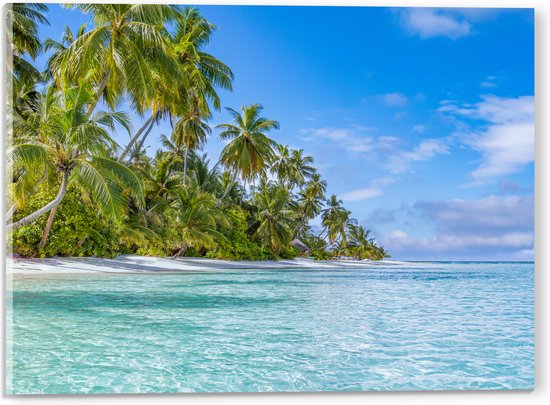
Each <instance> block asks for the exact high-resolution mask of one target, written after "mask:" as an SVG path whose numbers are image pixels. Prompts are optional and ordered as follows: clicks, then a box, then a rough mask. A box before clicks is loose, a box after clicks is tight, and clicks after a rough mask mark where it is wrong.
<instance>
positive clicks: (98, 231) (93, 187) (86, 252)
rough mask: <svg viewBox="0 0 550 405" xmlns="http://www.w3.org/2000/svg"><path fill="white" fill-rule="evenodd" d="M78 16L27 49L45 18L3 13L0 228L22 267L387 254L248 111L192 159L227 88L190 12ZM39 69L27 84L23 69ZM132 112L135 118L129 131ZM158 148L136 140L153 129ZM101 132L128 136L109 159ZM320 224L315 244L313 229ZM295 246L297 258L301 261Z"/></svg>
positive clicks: (267, 123)
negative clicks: (133, 256) (139, 120)
mask: <svg viewBox="0 0 550 405" xmlns="http://www.w3.org/2000/svg"><path fill="white" fill-rule="evenodd" d="M66 7H69V8H72V9H75V10H78V11H79V12H81V13H84V14H87V15H90V16H91V21H92V23H91V24H90V25H89V26H87V25H83V26H81V27H80V28H79V29H78V30H77V31H76V32H72V31H71V29H70V28H69V27H66V28H65V30H64V32H63V36H62V38H61V40H60V41H55V40H53V39H46V40H44V41H41V39H40V38H39V36H38V26H39V24H49V22H48V20H47V18H46V13H47V11H48V8H47V6H46V5H44V4H38V3H18V4H13V5H12V6H10V7H9V8H7V14H6V17H7V23H8V29H7V44H8V58H7V70H8V73H7V77H8V108H7V111H8V115H9V117H8V119H9V121H10V123H11V126H10V129H11V138H10V143H9V145H8V151H7V161H8V165H9V167H10V169H11V170H10V171H9V176H10V177H9V178H8V181H7V184H8V205H7V207H8V212H7V218H8V223H7V228H8V230H9V231H10V232H11V235H12V238H11V244H12V245H11V248H12V249H13V252H14V253H16V254H20V255H23V256H31V257H35V256H41V257H44V256H53V255H66V256H114V255H117V254H121V253H137V254H143V255H155V256H168V255H169V256H171V257H173V258H176V257H178V256H183V255H188V256H206V257H212V258H220V259H233V260H263V259H278V258H292V257H295V256H297V255H298V254H308V255H312V256H313V257H315V258H317V259H328V258H330V257H334V256H342V255H344V256H353V257H356V258H361V259H374V260H378V259H382V258H384V257H388V253H387V252H386V251H385V250H384V248H383V247H381V246H379V245H378V244H377V242H376V241H375V240H374V238H373V237H372V235H371V233H370V231H368V230H366V229H365V228H364V227H363V226H361V225H359V224H358V222H357V221H356V220H355V219H353V218H352V217H351V212H350V211H348V210H347V209H346V208H345V207H344V206H343V203H342V201H341V200H339V199H338V197H337V196H336V195H331V196H326V188H327V183H326V182H325V181H324V180H322V178H321V176H320V174H319V173H318V172H317V170H316V168H315V167H314V165H313V163H314V162H313V158H312V157H311V156H308V155H307V154H306V153H305V152H304V150H302V149H292V148H290V147H288V146H285V145H281V144H279V143H277V142H276V141H275V140H274V139H273V138H272V137H271V136H272V134H273V133H275V131H276V130H277V129H278V128H279V122H278V121H276V120H273V119H270V118H267V117H264V116H263V108H262V105H261V104H252V105H243V106H241V108H240V109H237V110H235V109H232V108H227V112H228V113H229V115H230V118H231V121H230V122H228V123H223V124H220V125H217V126H216V127H215V128H214V129H215V130H216V136H217V137H218V138H219V139H221V140H224V141H225V143H226V146H225V147H224V148H223V150H222V151H221V154H220V156H219V157H218V158H217V159H215V160H211V158H210V157H209V156H207V155H206V154H204V153H201V150H202V148H203V147H204V146H205V144H206V142H207V138H208V137H209V136H211V135H212V130H213V128H212V127H211V126H210V125H209V121H210V120H211V119H212V117H213V114H214V113H215V112H218V111H220V110H221V107H222V104H221V100H220V97H219V95H218V91H219V89H225V90H232V82H233V78H234V77H233V73H232V71H231V69H230V68H229V67H228V66H227V65H226V64H224V63H223V62H222V61H220V60H219V59H217V58H216V57H215V56H214V55H212V54H210V53H208V52H207V45H208V43H209V42H210V40H211V38H212V36H213V35H214V32H215V30H216V27H215V26H214V25H213V24H212V23H211V22H209V21H207V20H206V19H205V18H204V17H203V16H201V15H200V13H199V12H198V11H197V10H196V9H194V8H189V7H186V8H181V7H179V6H170V5H159V4H155V5H152V4H149V5H147V4H136V5H131V4H71V5H67V6H66ZM41 52H43V53H46V54H47V56H48V61H47V66H46V69H45V70H44V71H40V70H39V69H38V68H37V67H36V66H35V64H34V60H35V58H36V57H37V55H39V54H40V53H41ZM122 101H127V102H128V104H129V105H130V108H131V110H132V112H134V113H135V114H138V115H140V116H143V117H144V122H143V124H142V126H141V127H140V128H138V129H137V130H135V131H133V130H132V129H133V125H131V124H132V123H131V122H130V118H129V114H128V111H120V110H119V108H120V106H121V105H122ZM162 122H165V123H169V128H170V133H169V134H160V135H158V140H159V141H160V142H161V144H162V148H160V149H159V150H157V151H156V152H155V153H154V155H153V156H150V155H148V154H147V153H146V151H145V147H144V145H145V142H146V140H147V139H148V137H149V136H150V135H151V134H154V133H155V129H156V128H158V127H159V124H160V123H162ZM114 131H124V132H127V133H128V139H129V141H128V143H127V144H126V145H119V144H117V143H116V142H115V140H114V139H113V137H112V134H113V132H114ZM319 216H320V219H321V224H322V232H321V233H320V234H315V233H314V232H313V231H314V229H313V228H312V226H311V225H310V221H311V220H313V219H314V218H317V217H319ZM306 247H307V249H306Z"/></svg>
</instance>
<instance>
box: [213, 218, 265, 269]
mask: <svg viewBox="0 0 550 405" xmlns="http://www.w3.org/2000/svg"><path fill="white" fill-rule="evenodd" d="M227 219H228V220H229V223H230V227H229V228H228V229H220V232H221V233H222V234H223V235H224V236H225V240H221V241H219V242H218V246H217V247H216V248H214V249H212V250H209V251H208V252H207V253H206V257H210V258H213V259H225V260H267V259H270V258H272V255H271V253H270V252H269V250H267V249H265V248H264V247H262V246H261V245H259V244H258V243H256V242H253V241H252V240H250V237H249V236H248V234H247V232H246V231H247V229H248V225H247V221H246V213H245V212H244V211H243V210H241V209H239V208H232V209H230V210H228V211H227Z"/></svg>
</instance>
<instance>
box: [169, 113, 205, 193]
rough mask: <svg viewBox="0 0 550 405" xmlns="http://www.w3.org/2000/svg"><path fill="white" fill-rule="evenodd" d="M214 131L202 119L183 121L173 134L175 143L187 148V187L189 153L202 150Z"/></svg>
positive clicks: (185, 153)
mask: <svg viewBox="0 0 550 405" xmlns="http://www.w3.org/2000/svg"><path fill="white" fill-rule="evenodd" d="M211 132H212V130H211V129H210V126H208V124H206V123H205V122H204V121H202V120H201V119H200V118H198V117H197V118H195V119H182V120H179V121H178V122H177V123H176V126H175V127H174V131H173V132H172V139H173V140H174V143H177V144H182V145H184V146H185V152H184V153H183V184H184V185H185V177H186V176H187V158H188V155H189V152H190V151H192V152H194V151H195V150H196V149H197V148H201V147H202V146H203V145H204V143H205V142H206V137H207V136H208V135H210V133H211Z"/></svg>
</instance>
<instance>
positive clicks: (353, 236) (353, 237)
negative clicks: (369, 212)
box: [347, 223, 375, 259]
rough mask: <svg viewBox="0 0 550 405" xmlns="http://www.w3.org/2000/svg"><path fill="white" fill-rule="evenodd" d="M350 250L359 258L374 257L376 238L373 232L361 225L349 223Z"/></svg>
mask: <svg viewBox="0 0 550 405" xmlns="http://www.w3.org/2000/svg"><path fill="white" fill-rule="evenodd" d="M347 231H348V245H347V247H348V250H349V251H350V252H351V253H352V254H353V256H355V257H356V258H357V259H366V258H372V257H373V256H374V254H373V253H374V247H375V245H374V238H372V237H371V232H370V231H369V230H366V229H365V228H364V227H362V226H361V225H355V224H351V223H350V224H348V226H347Z"/></svg>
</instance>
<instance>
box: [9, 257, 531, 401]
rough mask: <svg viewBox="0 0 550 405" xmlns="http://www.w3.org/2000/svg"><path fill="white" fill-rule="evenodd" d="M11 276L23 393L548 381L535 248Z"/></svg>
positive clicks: (13, 375)
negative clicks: (296, 264)
mask: <svg viewBox="0 0 550 405" xmlns="http://www.w3.org/2000/svg"><path fill="white" fill-rule="evenodd" d="M10 284H11V286H9V287H10V288H9V291H8V297H10V296H11V297H12V298H13V305H12V306H10V305H8V309H7V310H8V313H7V320H8V322H7V327H8V334H7V344H8V351H7V372H8V381H7V390H8V393H11V394H40V393H44V394H79V393H176V392H258V391H261V392H265V391H284V392H288V391H359V390H376V391H379V390H472V389H532V388H534V264H533V263H479V262H468V263H465V262H462V263H461V262H452V263H451V262H448V263H434V262H432V263H402V264H397V263H387V264H378V265H376V266H367V265H365V267H364V268H358V267H357V266H356V267H347V268H341V269H335V268H328V269H320V268H319V269H316V268H311V267H310V268H307V269H300V268H288V269H284V268H279V269H275V268H273V269H270V268H267V269H254V268H245V269H224V270H219V271H216V270H210V271H202V272H201V271H187V272H185V273H162V274H153V273H143V274H136V273H129V274H120V273H113V274H111V273H93V274H76V273H67V274H63V273H60V274H47V275H39V276H38V275H37V276H33V275H32V274H31V275H29V274H14V275H13V280H12V282H11V283H10Z"/></svg>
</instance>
